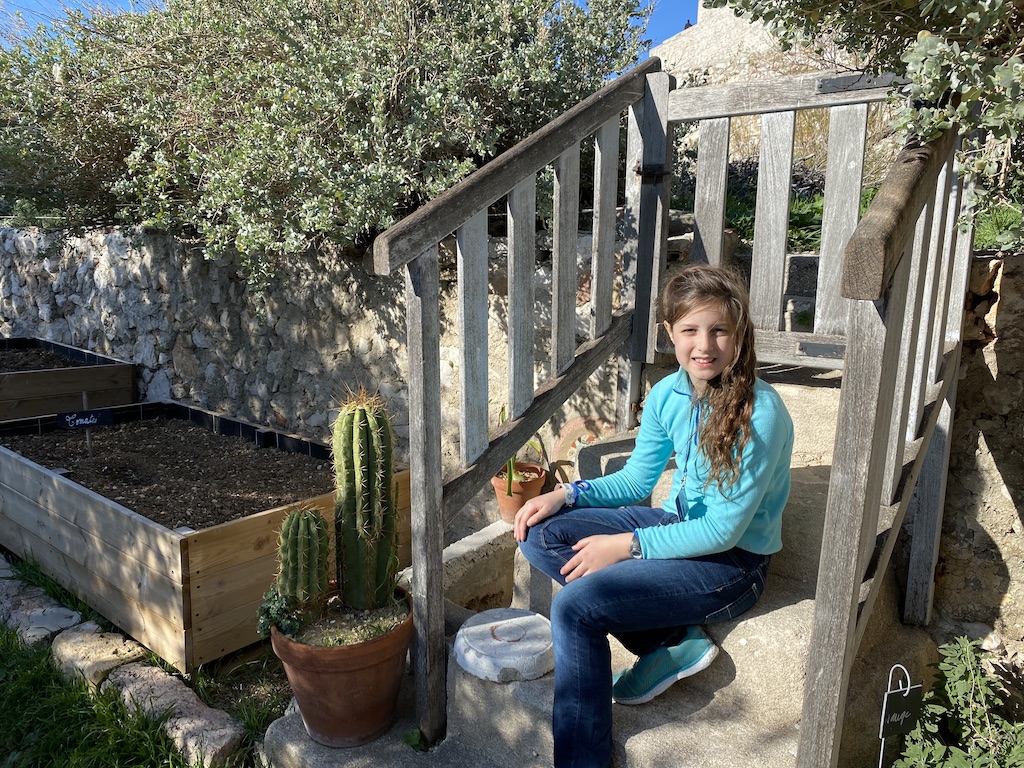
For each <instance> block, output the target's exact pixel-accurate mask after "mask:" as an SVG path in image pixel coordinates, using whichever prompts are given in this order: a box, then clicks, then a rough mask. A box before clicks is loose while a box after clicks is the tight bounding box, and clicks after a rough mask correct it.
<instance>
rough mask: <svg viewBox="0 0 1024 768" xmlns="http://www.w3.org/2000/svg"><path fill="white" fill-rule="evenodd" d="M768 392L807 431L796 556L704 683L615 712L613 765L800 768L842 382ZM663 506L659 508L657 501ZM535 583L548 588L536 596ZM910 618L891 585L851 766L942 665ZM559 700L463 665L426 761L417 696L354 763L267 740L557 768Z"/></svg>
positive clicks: (830, 376) (600, 458) (287, 767)
mask: <svg viewBox="0 0 1024 768" xmlns="http://www.w3.org/2000/svg"><path fill="white" fill-rule="evenodd" d="M765 378H766V379H768V380H769V381H770V382H771V383H773V385H774V386H775V387H776V388H777V389H778V391H779V392H780V394H781V395H782V396H783V398H784V399H785V401H786V404H787V406H788V407H789V409H790V412H791V414H792V416H793V419H794V423H795V428H796V443H795V446H794V459H793V472H792V478H793V488H792V494H791V497H790V503H789V505H788V506H787V509H786V513H785V518H784V525H783V541H784V548H783V551H782V552H780V553H779V554H777V555H776V556H775V557H773V559H772V565H771V570H770V572H769V580H768V584H767V588H766V592H765V595H764V597H763V598H762V600H761V601H760V602H759V603H758V605H757V606H755V608H754V609H752V610H751V611H750V612H748V613H747V614H745V615H744V616H743V617H741V618H740V619H739V620H735V621H731V622H725V623H722V624H715V625H711V626H709V627H707V629H708V632H709V634H710V635H711V636H712V637H713V638H714V640H715V641H716V642H717V643H718V644H719V645H720V647H721V649H722V653H720V654H719V656H718V658H717V659H716V660H715V662H714V663H713V664H712V665H711V666H710V667H709V668H708V669H707V670H706V671H705V672H702V673H700V674H699V675H695V676H694V677H692V678H688V679H686V680H683V681H681V682H679V683H677V684H676V685H674V686H673V687H672V688H670V689H669V690H668V691H667V692H665V693H664V694H663V695H661V696H659V697H658V698H657V699H655V700H654V701H652V702H650V703H648V704H646V705H642V706H637V707H624V706H615V707H614V708H613V711H614V725H613V738H614V757H613V765H615V766H617V767H618V768H626V767H628V768H661V767H662V766H663V767H664V768H669V767H670V766H671V767H672V768H676V767H677V766H680V765H688V766H700V767H701V768H718V767H719V766H721V767H722V768H725V767H726V766H728V768H736V767H737V766H750V767H751V768H754V767H757V768H761V767H762V766H763V767H767V768H784V767H785V768H788V767H789V766H793V765H794V764H795V761H796V747H797V739H798V735H799V724H800V714H801V706H802V698H803V684H804V669H805V660H806V655H807V648H808V643H809V640H810V634H811V623H812V618H813V611H814V597H815V594H814V593H815V583H816V574H817V569H818V559H819V555H820V549H821V538H822V517H823V511H824V508H825V501H826V497H827V493H828V481H829V471H830V464H831V454H832V448H833V444H834V442H835V424H836V414H837V411H838V403H839V386H838V385H839V376H838V375H837V374H834V373H817V374H816V373H811V372H806V371H802V372H796V371H768V372H766V373H765ZM631 444H632V438H631V437H630V436H628V435H627V436H622V437H619V438H613V439H610V440H605V441H602V442H600V443H595V444H593V445H591V446H589V447H587V448H585V449H584V450H583V451H581V454H580V457H579V467H580V471H581V475H583V476H594V475H596V474H599V473H601V472H604V471H610V470H613V469H614V468H615V467H616V465H617V464H619V463H621V462H622V461H624V460H625V456H626V455H628V451H629V448H630V447H631ZM665 482H668V476H667V475H666V478H665ZM655 497H656V498H660V497H659V496H658V494H657V493H656V494H655ZM518 565H519V567H517V569H516V571H517V585H516V598H515V600H514V602H513V607H531V608H533V609H534V610H538V611H539V612H542V613H543V612H545V606H544V605H543V602H544V596H545V588H546V587H547V584H539V583H536V580H538V579H544V581H545V582H547V579H546V577H543V576H540V575H539V574H535V573H534V574H533V575H532V576H531V575H530V571H529V569H528V568H524V567H523V566H522V563H519V564H518ZM531 578H532V579H533V580H534V582H535V583H532V584H525V583H523V581H524V579H531ZM890 578H891V577H890ZM548 583H550V582H548ZM531 594H532V596H533V597H532V598H530V597H529V595H531ZM548 594H549V593H548ZM538 595H540V598H539V599H538ZM538 603H540V604H538ZM897 604H898V594H897V590H896V589H895V585H894V582H891V583H890V584H889V588H888V589H886V590H885V591H884V593H883V595H882V597H881V598H880V600H879V603H878V604H877V605H876V608H875V613H874V614H873V618H872V623H871V624H870V625H869V628H868V632H867V634H866V636H865V640H864V644H863V647H862V649H861V653H860V654H859V657H858V661H857V663H856V664H855V668H854V673H853V680H852V682H851V686H850V691H851V693H850V696H849V698H848V703H847V717H846V727H845V730H844V739H843V746H842V750H841V758H840V765H843V766H850V767H851V768H852V767H853V766H857V768H861V767H862V766H873V765H877V764H878V759H879V741H878V739H877V733H878V719H879V716H880V713H881V702H882V697H883V694H884V692H885V690H886V686H887V681H888V672H889V669H890V668H891V666H892V664H894V663H897V662H898V663H901V664H903V665H904V666H906V667H907V668H908V669H911V670H912V671H913V670H921V669H923V667H924V665H925V664H927V663H929V662H931V661H932V660H933V659H934V656H935V651H934V643H933V642H932V641H931V639H930V638H929V637H928V635H927V633H925V632H924V631H923V630H919V629H914V628H910V627H904V626H902V625H901V624H900V623H899V621H898V605H897ZM452 626H453V627H457V626H458V624H457V623H453V624H452ZM453 634H454V633H453ZM612 651H613V667H614V668H615V669H619V668H622V667H626V666H628V665H630V664H632V662H633V659H634V657H633V656H632V654H630V653H629V652H628V651H626V650H625V649H624V648H622V647H621V646H618V644H617V643H615V642H614V641H613V642H612ZM912 674H913V672H912ZM410 683H411V678H410ZM407 688H411V685H409V686H407ZM552 699H553V678H552V676H551V675H546V676H544V677H542V678H540V679H537V680H532V681H519V682H511V683H500V684H499V683H493V682H488V681H484V680H481V679H479V678H476V677H474V676H472V675H470V674H469V673H467V672H465V671H464V670H463V669H462V668H461V667H460V666H459V665H458V664H457V663H456V662H455V660H454V658H450V660H449V665H448V718H449V719H448V735H447V738H446V739H445V741H444V742H443V743H442V744H440V745H439V746H438V747H436V748H435V749H433V750H431V751H430V752H429V753H426V754H423V753H417V752H414V751H413V750H411V749H409V748H408V747H407V746H405V745H404V744H403V743H402V741H401V739H402V734H403V733H404V732H405V731H407V730H410V729H413V728H415V713H414V704H413V696H412V692H411V691H409V690H407V691H405V692H404V694H403V701H402V705H401V711H400V718H399V722H398V723H396V725H395V727H394V728H393V729H392V730H391V732H390V733H389V734H388V735H387V736H385V737H384V738H382V739H380V740H378V741H377V742H374V743H372V744H370V745H366V746H364V747H359V748H356V749H353V750H331V749H327V748H324V747H319V746H318V745H316V744H314V743H313V742H312V741H310V740H309V739H307V738H305V734H304V733H303V731H302V725H301V722H300V721H299V718H298V716H297V715H290V716H289V717H286V718H284V719H283V720H280V721H278V722H277V723H275V724H274V725H272V726H271V729H270V730H269V731H268V732H267V737H266V750H267V756H268V758H271V759H272V760H273V764H274V766H276V768H292V766H294V768H299V766H302V767H303V768H313V767H315V766H318V765H324V766H328V765H329V766H385V765H386V766H404V765H430V766H444V767H447V766H465V765H474V766H482V767H483V768H489V767H493V768H506V767H507V768H513V767H515V768H518V767H519V766H546V765H550V764H551V758H550V755H551V753H552V737H551V726H550V715H551V707H552ZM886 764H888V760H887V763H886Z"/></svg>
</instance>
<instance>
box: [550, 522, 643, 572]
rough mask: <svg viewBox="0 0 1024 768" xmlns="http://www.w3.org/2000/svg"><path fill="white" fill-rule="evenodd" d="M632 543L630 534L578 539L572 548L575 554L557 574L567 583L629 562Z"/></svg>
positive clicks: (612, 534)
mask: <svg viewBox="0 0 1024 768" xmlns="http://www.w3.org/2000/svg"><path fill="white" fill-rule="evenodd" d="M632 541H633V534H632V533H611V534H602V535H598V536H587V537H586V538H585V539H580V540H579V541H577V542H576V543H575V544H573V546H572V548H573V550H574V551H575V552H576V554H575V555H573V556H572V557H571V558H570V559H569V562H567V563H566V564H565V565H563V566H562V568H561V570H560V571H559V573H561V574H562V575H563V576H565V580H566V582H567V583H568V582H570V581H572V580H573V579H578V578H579V577H580V576H586V575H587V574H588V573H594V571H599V570H601V569H602V568H607V567H608V566H609V565H614V564H615V563H617V562H619V561H620V560H629V559H630V554H629V545H630V543H631V542H632Z"/></svg>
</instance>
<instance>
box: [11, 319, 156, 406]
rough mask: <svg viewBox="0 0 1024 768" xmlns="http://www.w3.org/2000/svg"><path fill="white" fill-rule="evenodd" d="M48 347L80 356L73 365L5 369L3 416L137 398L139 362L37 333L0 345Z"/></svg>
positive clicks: (74, 357)
mask: <svg viewBox="0 0 1024 768" xmlns="http://www.w3.org/2000/svg"><path fill="white" fill-rule="evenodd" d="M31 349H36V350H43V351H47V352H52V353H53V354H55V355H58V356H60V357H63V358H66V359H67V360H69V361H74V362H75V363H76V364H75V365H70V364H69V366H68V367H67V368H52V369H47V370H35V371H15V372H11V373H3V372H0V421H3V420H7V419H23V418H28V417H30V416H43V415H46V414H50V413H58V412H61V411H73V410H75V409H78V408H81V407H82V393H83V392H85V393H86V394H87V395H88V398H89V407H90V408H105V407H107V406H111V405H124V404H127V403H134V402H135V401H136V400H137V397H136V390H135V366H134V365H132V364H131V363H126V362H123V361H121V360H115V359H114V358H112V357H105V356H103V355H97V354H96V353H95V352H88V351H86V350H84V349H78V348H77V347H69V346H66V345H64V344H57V343H55V342H52V341H44V340H43V339H35V338H10V339H0V350H31Z"/></svg>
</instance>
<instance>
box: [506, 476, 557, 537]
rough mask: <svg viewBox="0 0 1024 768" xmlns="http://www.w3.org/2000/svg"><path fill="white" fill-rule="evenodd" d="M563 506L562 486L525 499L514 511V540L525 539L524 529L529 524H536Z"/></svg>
mask: <svg viewBox="0 0 1024 768" xmlns="http://www.w3.org/2000/svg"><path fill="white" fill-rule="evenodd" d="M564 506H565V491H563V490H562V486H558V487H557V488H555V490H553V491H548V492H547V493H542V494H541V495H540V496H534V497H533V498H532V499H530V500H529V501H527V502H526V503H525V504H523V506H522V507H520V509H519V511H518V512H516V519H515V521H514V522H513V523H512V525H513V526H514V527H513V534H514V535H515V537H516V541H526V531H527V529H528V528H529V527H530V526H531V525H536V524H537V523H539V522H540V521H541V520H543V519H544V518H546V517H551V515H553V514H555V512H557V511H558V510H560V509H561V508H562V507H564Z"/></svg>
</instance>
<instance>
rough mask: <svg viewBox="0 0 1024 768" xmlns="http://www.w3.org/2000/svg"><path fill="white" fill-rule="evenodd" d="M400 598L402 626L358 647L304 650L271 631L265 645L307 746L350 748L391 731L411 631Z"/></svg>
mask: <svg viewBox="0 0 1024 768" xmlns="http://www.w3.org/2000/svg"><path fill="white" fill-rule="evenodd" d="M402 597H404V598H405V600H406V603H407V604H408V605H409V615H408V616H407V617H406V619H405V621H404V622H402V624H400V625H399V626H398V627H396V628H395V629H394V630H392V631H391V632H389V633H388V634H386V635H381V636H380V637H377V638H374V639H373V640H367V641H366V642H364V643H356V644H355V645H342V646H335V647H325V646H316V645H306V644H305V643H297V642H295V641H294V640H292V639H291V638H290V637H288V636H287V635H285V634H283V633H281V632H279V631H278V630H277V627H272V628H271V630H270V642H271V645H272V646H273V649H274V653H275V654H277V657H278V658H279V659H280V660H281V663H282V665H283V666H284V670H285V673H286V674H287V675H288V683H289V684H290V685H291V688H292V693H293V694H294V695H295V701H296V703H297V704H298V705H299V712H300V714H301V715H302V723H303V725H304V726H305V727H306V733H308V734H309V737H310V738H311V739H313V741H316V742H318V743H320V744H323V745H324V746H327V747H356V746H359V745H360V744H365V743H367V742H368V741H373V739H375V738H377V737H378V736H381V735H383V734H384V732H385V731H387V729H388V728H390V727H391V723H392V722H393V720H394V716H395V707H396V706H397V703H398V692H399V689H400V688H401V685H402V675H403V674H404V673H405V662H406V653H407V652H408V649H409V642H410V641H411V640H412V630H413V625H412V599H411V597H410V596H409V595H408V594H406V593H405V592H402Z"/></svg>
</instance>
